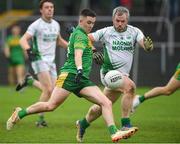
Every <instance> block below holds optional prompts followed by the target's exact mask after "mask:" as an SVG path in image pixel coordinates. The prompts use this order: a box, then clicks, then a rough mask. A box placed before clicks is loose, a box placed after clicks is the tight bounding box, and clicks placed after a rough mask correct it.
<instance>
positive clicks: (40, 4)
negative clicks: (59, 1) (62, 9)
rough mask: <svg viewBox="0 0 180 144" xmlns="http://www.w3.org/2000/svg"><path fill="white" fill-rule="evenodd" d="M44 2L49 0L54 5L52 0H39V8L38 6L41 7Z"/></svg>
mask: <svg viewBox="0 0 180 144" xmlns="http://www.w3.org/2000/svg"><path fill="white" fill-rule="evenodd" d="M45 2H50V3H52V4H53V5H54V2H53V0H41V1H40V2H39V8H40V9H42V7H43V4H44V3H45Z"/></svg>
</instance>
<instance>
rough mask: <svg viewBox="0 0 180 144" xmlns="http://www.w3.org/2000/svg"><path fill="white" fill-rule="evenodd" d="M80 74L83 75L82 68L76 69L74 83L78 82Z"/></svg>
mask: <svg viewBox="0 0 180 144" xmlns="http://www.w3.org/2000/svg"><path fill="white" fill-rule="evenodd" d="M82 75H83V70H82V69H78V70H77V74H76V76H75V83H80V80H81V77H82Z"/></svg>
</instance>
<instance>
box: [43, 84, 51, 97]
mask: <svg viewBox="0 0 180 144" xmlns="http://www.w3.org/2000/svg"><path fill="white" fill-rule="evenodd" d="M52 91H53V87H52V86H46V87H44V92H45V93H46V94H47V95H49V96H50V95H51V93H52Z"/></svg>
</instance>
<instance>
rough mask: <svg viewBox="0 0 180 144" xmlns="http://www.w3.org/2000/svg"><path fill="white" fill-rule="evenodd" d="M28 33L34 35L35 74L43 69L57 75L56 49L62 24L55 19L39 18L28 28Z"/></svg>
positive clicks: (33, 63) (54, 75) (33, 64)
mask: <svg viewBox="0 0 180 144" xmlns="http://www.w3.org/2000/svg"><path fill="white" fill-rule="evenodd" d="M27 33H28V34H30V35H31V36H33V47H32V49H33V52H35V55H36V57H35V61H33V62H32V67H33V70H34V72H35V74H37V73H39V72H41V71H50V73H51V75H52V76H53V77H56V76H57V74H56V65H55V64H54V59H55V49H56V42H57V38H58V35H59V33H60V26H59V24H58V22H56V21H55V20H53V19H52V20H51V22H46V21H44V20H43V19H42V18H39V19H37V20H36V21H35V22H33V23H32V24H31V25H30V26H29V27H28V29H27Z"/></svg>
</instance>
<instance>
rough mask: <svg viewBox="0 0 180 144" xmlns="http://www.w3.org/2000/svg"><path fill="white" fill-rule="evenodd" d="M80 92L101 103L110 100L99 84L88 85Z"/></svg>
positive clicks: (87, 97) (94, 101)
mask: <svg viewBox="0 0 180 144" xmlns="http://www.w3.org/2000/svg"><path fill="white" fill-rule="evenodd" d="M80 94H81V95H83V96H84V98H86V99H87V100H89V101H91V102H93V103H96V104H98V105H101V104H102V103H105V102H108V98H107V97H106V96H105V95H104V94H103V92H102V91H101V90H100V89H99V88H98V87H97V86H88V87H85V88H83V89H82V90H81V91H80Z"/></svg>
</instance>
